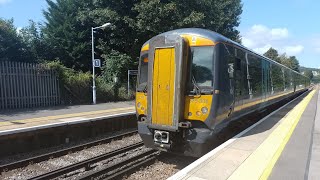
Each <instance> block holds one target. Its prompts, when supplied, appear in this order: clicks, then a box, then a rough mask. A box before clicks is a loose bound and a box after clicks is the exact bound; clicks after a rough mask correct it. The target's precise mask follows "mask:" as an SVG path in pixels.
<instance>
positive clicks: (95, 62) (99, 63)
mask: <svg viewBox="0 0 320 180" xmlns="http://www.w3.org/2000/svg"><path fill="white" fill-rule="evenodd" d="M93 66H94V67H101V60H100V59H94V61H93Z"/></svg>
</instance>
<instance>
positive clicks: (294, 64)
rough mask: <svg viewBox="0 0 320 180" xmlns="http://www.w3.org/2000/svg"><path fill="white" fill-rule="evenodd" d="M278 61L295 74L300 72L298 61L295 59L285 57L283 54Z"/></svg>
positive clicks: (293, 57)
mask: <svg viewBox="0 0 320 180" xmlns="http://www.w3.org/2000/svg"><path fill="white" fill-rule="evenodd" d="M280 60H281V63H282V64H283V65H285V66H287V67H288V68H290V69H292V70H295V71H297V72H300V70H299V67H300V65H299V61H298V60H297V58H296V57H295V56H290V57H287V56H286V54H283V55H281V56H280Z"/></svg>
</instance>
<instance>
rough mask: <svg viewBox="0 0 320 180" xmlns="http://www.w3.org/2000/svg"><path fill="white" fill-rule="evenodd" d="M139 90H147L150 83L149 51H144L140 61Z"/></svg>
mask: <svg viewBox="0 0 320 180" xmlns="http://www.w3.org/2000/svg"><path fill="white" fill-rule="evenodd" d="M139 71H140V72H139V80H138V86H137V90H138V91H146V90H147V83H148V53H143V54H142V55H141V57H140V63H139Z"/></svg>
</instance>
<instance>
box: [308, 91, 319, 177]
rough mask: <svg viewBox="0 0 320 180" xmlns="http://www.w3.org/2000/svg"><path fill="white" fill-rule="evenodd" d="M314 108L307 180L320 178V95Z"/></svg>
mask: <svg viewBox="0 0 320 180" xmlns="http://www.w3.org/2000/svg"><path fill="white" fill-rule="evenodd" d="M319 93H320V92H319ZM316 108H317V112H316V118H315V122H314V126H313V133H312V147H311V156H310V160H309V172H308V179H310V180H318V179H319V177H320V95H319V96H318V103H317V106H316Z"/></svg>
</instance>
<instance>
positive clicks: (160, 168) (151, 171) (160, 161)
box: [123, 153, 196, 180]
mask: <svg viewBox="0 0 320 180" xmlns="http://www.w3.org/2000/svg"><path fill="white" fill-rule="evenodd" d="M195 160H196V158H193V157H186V156H179V155H174V154H169V153H162V154H161V155H160V156H159V157H158V158H157V160H156V162H155V163H154V164H151V165H149V166H147V167H143V168H141V169H140V170H139V171H136V172H135V173H133V174H131V175H128V176H125V177H123V179H128V180H141V179H152V180H158V179H167V178H168V177H170V176H172V175H174V174H175V173H177V172H178V171H179V170H181V169H183V168H184V167H186V166H188V165H189V164H191V163H192V162H194V161H195Z"/></svg>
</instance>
